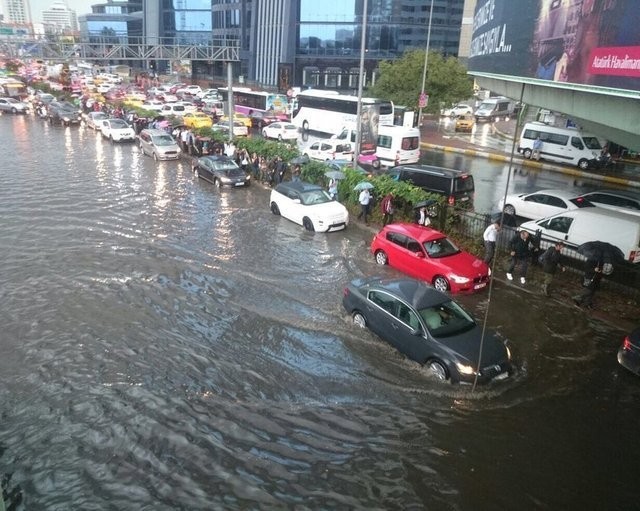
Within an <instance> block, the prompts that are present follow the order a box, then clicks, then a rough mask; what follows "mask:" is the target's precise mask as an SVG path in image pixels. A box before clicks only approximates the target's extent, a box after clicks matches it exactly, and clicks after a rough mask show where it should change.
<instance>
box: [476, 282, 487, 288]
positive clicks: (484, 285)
mask: <svg viewBox="0 0 640 511" xmlns="http://www.w3.org/2000/svg"><path fill="white" fill-rule="evenodd" d="M486 286H487V283H486V282H480V284H476V285H475V286H473V289H482V288H483V287H486Z"/></svg>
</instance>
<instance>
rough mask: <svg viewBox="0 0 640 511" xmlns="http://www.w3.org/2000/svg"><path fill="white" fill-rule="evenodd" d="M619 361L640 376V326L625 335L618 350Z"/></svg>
mask: <svg viewBox="0 0 640 511" xmlns="http://www.w3.org/2000/svg"><path fill="white" fill-rule="evenodd" d="M618 363H619V364H620V365H621V366H622V367H624V368H626V369H628V370H629V371H631V372H632V373H634V374H637V375H638V376H640V328H636V329H635V330H633V331H632V332H631V333H630V334H629V335H627V336H625V338H624V340H623V341H622V346H620V349H619V350H618Z"/></svg>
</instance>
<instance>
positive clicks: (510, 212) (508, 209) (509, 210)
mask: <svg viewBox="0 0 640 511" xmlns="http://www.w3.org/2000/svg"><path fill="white" fill-rule="evenodd" d="M503 211H504V212H505V213H506V214H507V215H512V216H515V214H516V208H514V207H513V206H512V205H511V204H507V205H506V206H505V207H504V208H503Z"/></svg>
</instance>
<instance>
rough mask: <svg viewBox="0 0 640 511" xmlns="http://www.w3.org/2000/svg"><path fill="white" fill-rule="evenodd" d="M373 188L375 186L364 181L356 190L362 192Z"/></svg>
mask: <svg viewBox="0 0 640 511" xmlns="http://www.w3.org/2000/svg"><path fill="white" fill-rule="evenodd" d="M372 188H374V186H373V185H372V184H371V183H370V182H369V181H362V182H361V183H358V184H357V185H356V186H355V188H354V190H355V191H356V192H359V191H361V190H371V189H372Z"/></svg>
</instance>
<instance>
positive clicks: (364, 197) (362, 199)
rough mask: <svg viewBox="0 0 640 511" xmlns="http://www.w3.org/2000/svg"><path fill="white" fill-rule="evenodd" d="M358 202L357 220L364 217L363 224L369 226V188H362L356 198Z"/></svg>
mask: <svg viewBox="0 0 640 511" xmlns="http://www.w3.org/2000/svg"><path fill="white" fill-rule="evenodd" d="M358 202H359V203H360V213H359V214H358V220H360V219H361V218H362V217H363V216H364V223H365V224H367V225H369V219H368V215H369V203H370V202H371V193H369V188H363V189H362V190H361V191H360V195H359V196H358Z"/></svg>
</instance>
